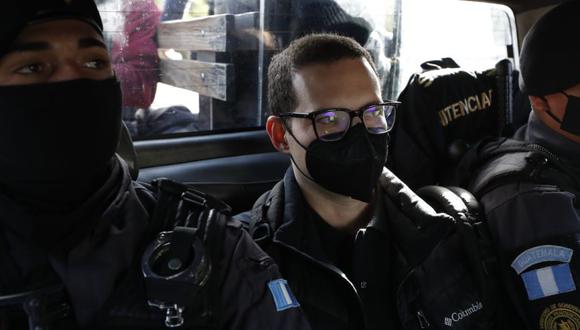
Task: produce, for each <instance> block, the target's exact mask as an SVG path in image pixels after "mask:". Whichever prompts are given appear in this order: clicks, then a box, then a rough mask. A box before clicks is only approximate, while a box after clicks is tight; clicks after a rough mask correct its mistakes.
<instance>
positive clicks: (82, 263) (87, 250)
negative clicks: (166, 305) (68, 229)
mask: <svg viewBox="0 0 580 330" xmlns="http://www.w3.org/2000/svg"><path fill="white" fill-rule="evenodd" d="M90 200H97V201H99V202H98V205H99V209H100V208H102V211H100V212H98V213H96V214H93V215H96V217H91V216H88V217H78V218H77V217H75V214H79V213H81V214H82V213H83V212H82V211H83V210H75V212H73V213H71V214H62V215H60V216H63V217H71V218H74V220H75V222H77V223H79V224H80V225H82V226H88V227H87V228H86V230H85V229H83V230H82V232H83V233H84V235H83V236H81V237H79V238H78V239H75V240H74V241H75V242H74V243H72V244H71V246H69V247H68V248H59V249H55V250H54V251H47V250H45V249H43V248H42V247H41V246H42V245H43V244H42V243H39V244H35V243H34V242H31V241H30V240H29V239H28V238H29V237H31V236H27V235H32V232H31V231H29V230H23V227H22V226H19V225H14V226H13V227H11V225H10V223H11V222H10V221H6V217H7V216H9V214H10V215H11V218H10V219H15V220H14V221H15V222H19V223H24V222H26V221H33V220H36V219H40V218H41V217H42V218H43V220H49V218H50V217H49V216H44V215H38V214H34V213H33V212H28V211H27V209H26V207H23V205H21V204H15V203H14V202H10V203H8V204H7V202H8V199H7V197H6V196H4V195H0V217H1V218H2V221H1V222H0V224H1V225H0V237H1V238H2V239H1V241H2V244H3V245H2V248H1V249H0V268H1V269H2V274H0V292H1V294H2V296H0V304H2V302H4V301H5V299H6V298H7V297H8V296H9V295H11V294H17V293H21V292H24V291H30V290H36V289H43V288H44V289H46V288H50V287H53V286H56V287H58V286H59V285H63V286H64V291H59V290H56V291H55V292H54V293H51V294H48V295H42V296H44V298H43V299H39V301H40V302H41V303H47V305H46V306H47V307H46V309H42V308H40V309H38V310H34V309H32V310H30V309H29V310H28V313H29V315H34V313H36V312H38V313H39V314H38V315H40V316H41V317H43V318H52V319H54V320H51V321H50V322H48V323H41V324H43V325H45V324H51V325H52V326H54V328H56V329H76V328H78V327H82V328H91V329H111V328H121V329H129V328H134V329H146V328H165V325H164V320H165V313H164V312H162V311H160V310H158V309H155V308H152V307H149V306H148V305H147V300H148V297H147V296H146V292H145V287H144V280H143V275H142V273H141V257H142V255H143V251H144V249H145V247H146V246H147V245H149V243H151V241H152V240H153V239H154V238H155V237H156V236H157V233H155V232H152V231H151V227H153V225H154V224H152V223H151V219H152V213H153V212H154V210H155V208H156V204H157V200H156V196H155V194H154V193H153V191H152V190H150V189H148V188H146V187H144V186H142V185H140V184H138V183H136V182H134V181H132V180H131V178H130V176H129V173H128V170H127V168H126V165H125V164H124V163H123V162H122V161H121V160H117V159H115V162H114V166H113V170H112V172H111V176H110V178H109V179H108V180H107V181H106V183H105V184H104V185H103V187H101V189H99V191H98V192H97V193H96V194H95V195H93V196H92V197H91V199H90ZM103 201H104V202H103ZM93 218H94V219H93ZM47 234H49V233H47ZM34 235H36V234H34ZM25 237H26V238H25ZM222 248H223V251H224V253H223V256H224V258H223V261H222V262H223V264H224V265H225V268H224V269H225V270H227V272H226V273H225V274H224V281H223V283H222V284H221V285H220V286H219V290H220V291H219V298H218V299H217V300H218V301H219V304H218V308H219V309H220V311H219V312H220V318H219V320H218V323H217V324H216V325H217V328H224V329H308V328H309V326H308V325H307V324H306V322H305V321H304V318H303V317H302V315H301V311H300V309H299V308H298V307H294V308H288V309H285V310H281V311H277V305H276V301H275V299H274V297H273V292H274V291H272V290H271V289H269V286H268V284H269V283H271V282H273V281H274V282H275V280H279V279H280V274H279V272H278V269H277V267H276V265H275V264H274V263H273V261H272V259H271V258H269V257H268V256H267V255H265V254H264V252H262V251H261V250H260V249H259V248H258V247H257V246H256V245H255V244H254V243H253V242H252V240H251V238H250V237H249V236H248V235H247V234H246V233H245V232H244V231H243V230H241V226H240V224H239V223H236V222H229V223H228V224H227V225H226V229H225V233H224V239H223V245H222ZM192 298H193V297H192ZM3 307H4V308H3V309H2V308H0V311H1V312H0V320H2V321H0V328H1V329H3V330H4V329H23V328H26V326H25V324H26V323H25V322H26V321H25V320H26V318H27V317H26V316H25V314H24V310H23V309H21V308H19V307H20V306H18V305H12V306H3ZM7 308H9V309H7ZM196 317H197V316H196V315H193V316H192V315H188V313H187V311H185V322H186V326H184V327H183V328H192V323H194V322H193V321H194V319H195V318H196ZM23 322H24V323H23ZM193 328H195V327H193Z"/></svg>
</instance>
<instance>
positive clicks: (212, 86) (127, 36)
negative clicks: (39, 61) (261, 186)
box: [96, 0, 517, 139]
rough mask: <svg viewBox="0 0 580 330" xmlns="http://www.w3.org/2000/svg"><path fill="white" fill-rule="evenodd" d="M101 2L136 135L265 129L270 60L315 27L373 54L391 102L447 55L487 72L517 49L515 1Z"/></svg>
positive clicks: (128, 118)
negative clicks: (415, 75)
mask: <svg viewBox="0 0 580 330" xmlns="http://www.w3.org/2000/svg"><path fill="white" fill-rule="evenodd" d="M96 2H97V5H98V7H99V10H100V11H101V14H102V16H103V21H104V25H105V34H106V39H107V43H108V45H109V47H110V49H111V53H112V58H113V63H114V67H115V72H116V74H117V76H118V78H119V80H120V81H121V85H122V88H123V95H124V105H123V107H124V111H123V119H124V121H125V123H126V124H127V126H128V128H129V130H130V131H131V134H132V135H133V137H134V138H135V139H148V138H158V137H167V136H181V135H183V134H209V133H212V132H218V131H224V130H241V129H248V128H250V129H251V128H254V129H255V128H259V127H262V126H263V125H264V122H265V119H266V118H267V115H268V109H267V101H266V99H265V95H266V90H265V86H266V78H265V75H266V71H267V66H268V64H269V61H270V59H271V57H272V56H273V55H274V54H275V53H276V52H278V51H279V50H280V49H282V48H284V47H286V46H287V45H288V43H289V42H290V41H291V40H293V39H294V38H297V37H299V36H301V35H304V34H307V33H314V32H335V33H340V34H344V35H347V36H350V37H353V38H354V39H356V40H357V41H359V43H361V44H362V45H363V46H364V47H365V48H366V49H367V50H368V51H369V52H370V53H371V55H372V57H373V59H374V60H375V62H376V65H377V68H378V71H379V75H380V78H381V83H382V88H383V94H384V95H383V96H384V98H385V99H396V98H397V96H398V93H399V92H400V91H401V90H402V88H403V87H404V85H405V84H406V82H407V80H408V78H409V77H410V75H411V74H413V73H415V72H418V71H420V64H421V63H423V62H425V61H428V60H434V59H439V58H442V57H451V58H453V59H454V60H455V61H456V62H457V63H458V64H460V65H461V66H462V67H464V68H467V69H474V70H483V69H488V68H491V67H493V66H494V65H495V63H496V62H497V61H498V60H500V59H503V58H505V57H512V58H515V57H517V47H516V45H515V41H514V35H515V30H514V20H513V14H512V13H511V11H510V10H509V8H507V7H503V6H499V5H493V4H483V3H476V2H471V1H456V0H455V1H453V0H96ZM516 63H517V61H516ZM176 134H177V135H176Z"/></svg>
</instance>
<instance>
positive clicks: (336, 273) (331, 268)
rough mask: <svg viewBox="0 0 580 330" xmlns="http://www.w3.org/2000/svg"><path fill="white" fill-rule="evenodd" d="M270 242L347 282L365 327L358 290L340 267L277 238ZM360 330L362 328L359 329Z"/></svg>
mask: <svg viewBox="0 0 580 330" xmlns="http://www.w3.org/2000/svg"><path fill="white" fill-rule="evenodd" d="M272 243H275V244H277V245H279V246H281V247H283V248H285V249H287V250H289V251H291V252H293V253H295V254H297V255H299V256H301V257H302V258H304V259H306V260H307V261H310V262H312V263H314V264H316V265H317V266H319V267H321V268H323V269H325V270H327V271H328V272H329V273H332V274H333V275H334V276H338V277H340V279H341V281H342V282H343V283H346V284H348V286H349V288H350V290H349V292H351V293H352V295H353V297H354V299H355V300H356V301H357V304H358V306H359V312H360V313H359V314H360V316H361V322H362V323H363V325H364V326H365V327H366V324H365V321H364V313H363V305H362V301H361V300H360V297H359V295H358V291H357V290H356V287H355V286H354V284H353V283H352V282H351V281H350V280H349V279H348V278H347V277H346V275H345V274H344V272H342V271H340V269H338V268H336V267H335V266H333V265H331V264H327V263H325V262H322V261H320V260H316V259H314V258H313V257H311V256H309V255H308V254H306V253H304V252H302V251H300V250H298V249H296V248H295V247H293V246H290V245H288V244H286V243H284V242H281V241H279V240H276V239H272ZM361 330H362V329H361Z"/></svg>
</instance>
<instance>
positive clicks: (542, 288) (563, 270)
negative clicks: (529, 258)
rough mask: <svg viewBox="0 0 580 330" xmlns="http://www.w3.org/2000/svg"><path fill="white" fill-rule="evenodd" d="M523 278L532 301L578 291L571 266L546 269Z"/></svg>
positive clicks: (525, 274) (527, 274) (527, 273)
mask: <svg viewBox="0 0 580 330" xmlns="http://www.w3.org/2000/svg"><path fill="white" fill-rule="evenodd" d="M521 276H522V279H523V280H524V285H525V287H526V290H527V291H528V298H529V299H530V300H536V299H540V298H544V297H549V296H553V295H557V294H561V293H566V292H572V291H574V290H576V285H575V284H574V280H573V279H572V273H571V272H570V265H569V264H560V265H556V266H550V267H544V268H540V269H536V270H532V271H529V272H525V273H523V274H522V275H521Z"/></svg>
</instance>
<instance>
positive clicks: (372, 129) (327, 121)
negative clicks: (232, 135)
mask: <svg viewBox="0 0 580 330" xmlns="http://www.w3.org/2000/svg"><path fill="white" fill-rule="evenodd" d="M399 104H401V103H400V102H396V101H388V102H384V103H379V104H372V105H367V106H365V107H363V108H361V109H359V110H356V111H351V110H349V109H342V108H336V109H334V108H333V109H321V110H317V111H314V112H311V113H302V112H288V113H283V114H281V115H279V117H280V118H308V119H310V120H312V127H314V133H315V134H316V138H318V139H319V140H321V141H325V142H331V141H338V140H340V139H342V138H343V137H344V136H345V135H346V132H348V129H349V128H350V126H351V124H352V119H353V118H354V117H359V118H360V120H361V122H362V123H363V124H364V125H365V127H366V129H367V131H368V132H369V133H370V134H376V135H378V134H384V133H387V132H389V131H390V130H391V129H392V128H393V125H394V124H395V110H396V109H397V107H398V106H399Z"/></svg>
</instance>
